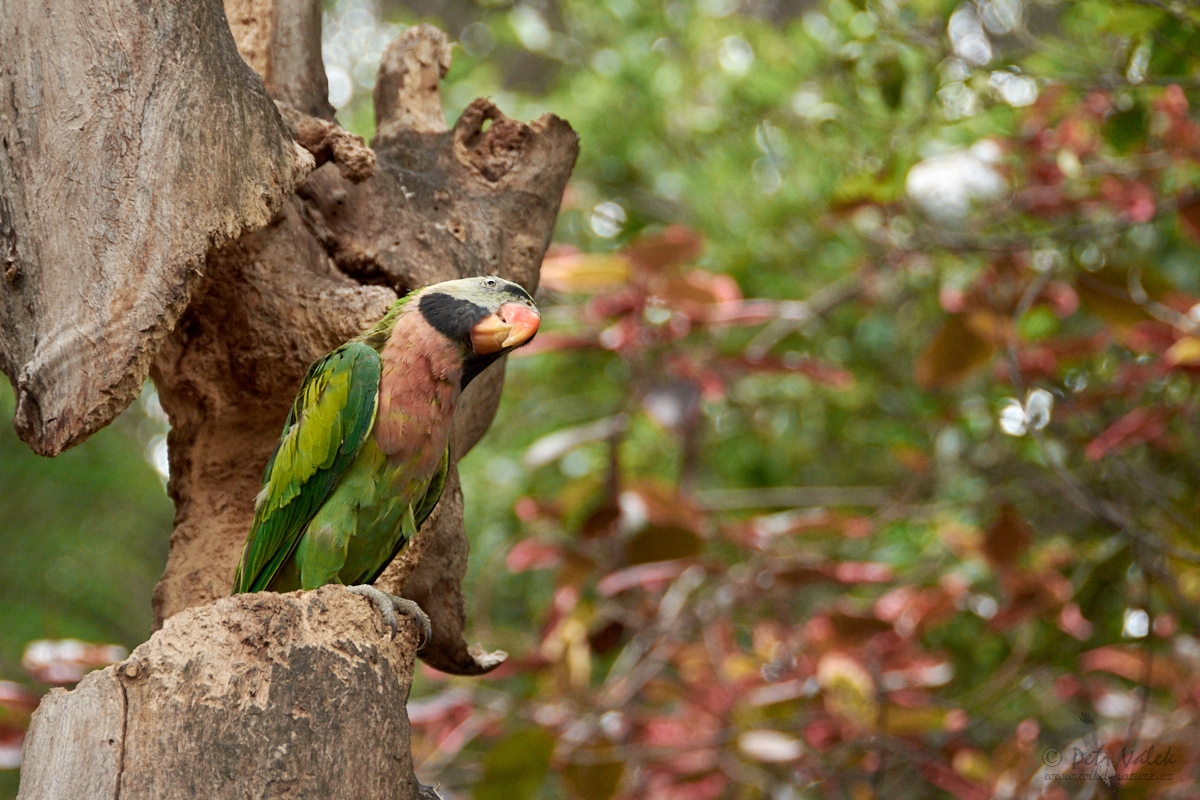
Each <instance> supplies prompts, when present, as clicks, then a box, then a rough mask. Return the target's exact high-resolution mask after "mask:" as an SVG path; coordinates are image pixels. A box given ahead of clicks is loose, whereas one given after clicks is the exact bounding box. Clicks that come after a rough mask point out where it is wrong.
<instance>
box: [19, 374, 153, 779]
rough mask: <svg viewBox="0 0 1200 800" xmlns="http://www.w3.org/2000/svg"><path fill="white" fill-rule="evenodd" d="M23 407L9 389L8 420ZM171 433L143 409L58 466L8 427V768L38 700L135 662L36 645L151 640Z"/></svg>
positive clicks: (74, 646)
mask: <svg viewBox="0 0 1200 800" xmlns="http://www.w3.org/2000/svg"><path fill="white" fill-rule="evenodd" d="M149 397H150V395H149V394H145V395H143V399H144V400H146V399H147V398H149ZM152 405H153V406H154V407H155V408H157V403H156V402H154V403H153V404H152ZM14 408H15V406H14V399H13V393H12V390H11V387H10V386H9V385H8V382H7V381H0V418H3V419H5V420H11V419H12V416H13V411H14ZM163 425H164V423H163V422H161V421H159V420H158V419H156V418H155V416H153V414H147V412H146V410H145V405H144V403H143V402H137V403H134V405H133V406H132V407H131V408H130V409H129V410H128V411H126V412H125V413H124V414H122V415H121V416H120V417H119V418H118V419H117V420H116V422H114V423H113V424H112V425H110V426H109V427H108V428H105V429H104V430H102V431H100V432H99V433H97V434H96V435H95V436H93V437H92V438H90V439H89V440H88V441H86V442H84V443H83V444H82V445H80V446H79V447H76V448H74V449H73V450H70V451H68V452H66V453H64V454H63V455H61V456H59V457H58V458H55V459H53V460H50V459H45V458H40V457H39V456H36V455H34V454H33V453H32V452H31V451H30V450H29V448H28V447H26V446H25V444H23V443H22V442H21V441H20V440H19V439H17V436H16V433H15V432H14V431H13V429H12V427H11V426H10V425H4V426H2V427H0V520H2V522H0V553H3V557H2V558H0V620H3V623H2V624H0V764H4V763H8V762H9V759H8V758H7V757H6V755H7V754H6V752H5V751H6V749H9V748H11V753H12V755H13V756H15V755H16V754H19V752H20V751H19V746H20V739H19V738H14V737H13V736H12V735H11V734H14V733H15V732H16V731H15V730H14V726H15V721H20V720H24V719H27V715H28V710H27V709H26V710H25V711H24V712H22V709H25V707H26V704H27V702H28V698H29V695H28V694H27V693H28V692H29V691H33V692H36V693H40V692H42V691H44V690H45V687H46V686H47V685H48V684H66V683H73V682H74V681H75V680H78V675H79V674H81V673H79V674H74V675H72V674H71V672H72V670H70V669H69V668H68V669H67V671H66V673H65V674H64V672H63V668H64V667H67V665H69V664H71V663H75V662H81V663H84V664H86V665H87V666H89V667H94V666H97V665H103V664H105V663H108V662H110V661H112V660H116V659H119V658H123V657H124V656H123V654H121V653H119V652H116V653H113V654H102V657H99V656H93V655H91V654H90V653H89V652H88V649H89V648H87V647H85V646H83V645H82V644H81V643H80V642H74V643H72V642H70V641H68V642H66V643H64V644H65V645H66V647H65V648H58V649H57V650H56V649H55V648H53V647H51V648H50V650H52V651H54V652H50V653H46V652H45V651H46V649H47V648H46V646H45V645H44V644H43V645H40V646H38V645H36V644H35V645H33V646H31V643H36V642H37V640H45V639H53V640H57V639H64V638H68V637H69V639H76V640H83V641H85V642H93V641H98V642H116V643H119V644H120V645H123V646H124V647H125V648H132V647H134V646H136V645H137V644H139V643H140V642H142V641H145V639H146V638H147V637H148V636H149V635H150V625H151V621H152V619H151V612H150V593H151V592H152V591H153V589H154V584H155V583H156V582H157V581H158V577H159V575H161V574H162V569H163V566H164V564H165V563H166V560H167V539H168V537H169V536H170V533H171V519H172V517H173V509H172V506H171V501H170V500H169V499H168V498H167V493H166V489H165V488H164V486H163V482H162V480H161V478H160V477H159V475H158V474H157V473H156V472H155V469H154V467H153V466H152V465H151V463H150V461H151V460H152V456H153V447H154V445H155V444H157V443H158V442H159V441H160V438H159V437H161V434H162V433H163ZM58 650H62V651H63V652H58ZM67 650H70V651H71V652H66V651H67ZM114 655H115V659H114ZM31 657H32V658H31ZM23 661H24V664H23V663H22V662H23ZM35 676H36V677H35ZM5 679H7V680H8V681H17V682H20V683H5ZM21 684H23V685H24V688H22V686H21ZM34 696H36V695H34ZM10 714H15V715H16V717H15V720H14V719H10V716H9V715H10ZM20 727H23V724H22V725H21V726H20ZM15 796H16V773H15V772H10V771H7V770H5V769H0V797H15Z"/></svg>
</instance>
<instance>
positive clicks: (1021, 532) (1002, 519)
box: [983, 503, 1033, 565]
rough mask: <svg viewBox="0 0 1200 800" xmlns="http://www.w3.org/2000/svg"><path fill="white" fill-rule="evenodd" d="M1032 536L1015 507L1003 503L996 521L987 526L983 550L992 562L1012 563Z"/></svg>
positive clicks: (1023, 550)
mask: <svg viewBox="0 0 1200 800" xmlns="http://www.w3.org/2000/svg"><path fill="white" fill-rule="evenodd" d="M1032 538H1033V537H1032V535H1031V534H1030V532H1029V526H1028V525H1026V524H1025V520H1023V519H1021V516H1020V515H1019V514H1018V513H1017V510H1016V509H1015V508H1013V507H1012V506H1011V505H1009V504H1008V503H1005V504H1004V505H1002V506H1001V507H1000V513H999V514H998V515H997V516H996V521H995V522H993V523H992V526H991V527H990V528H988V531H987V535H986V536H985V537H984V540H983V552H984V554H985V555H986V556H987V557H988V558H989V559H991V561H992V563H993V564H999V565H1007V564H1012V563H1013V562H1015V561H1016V560H1017V559H1018V558H1019V557H1020V556H1021V554H1022V553H1023V552H1025V550H1026V549H1027V548H1028V547H1029V542H1030V541H1031V540H1032Z"/></svg>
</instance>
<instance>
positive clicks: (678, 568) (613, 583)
mask: <svg viewBox="0 0 1200 800" xmlns="http://www.w3.org/2000/svg"><path fill="white" fill-rule="evenodd" d="M688 566H690V565H689V563H688V562H687V561H659V562H657V563H653V564H638V565H637V566H635V567H629V568H627V569H623V570H619V571H617V572H614V573H612V574H610V575H605V576H604V577H603V578H601V579H600V582H599V583H597V584H596V591H598V592H599V593H600V595H601V596H602V597H612V596H613V595H616V594H620V593H621V592H624V591H628V590H629V589H633V588H635V587H638V586H641V587H644V588H647V589H649V590H651V591H660V590H662V589H665V588H666V586H667V584H668V583H670V582H671V581H673V580H675V579H676V578H678V577H679V576H680V575H682V574H683V571H684V570H685V569H687V568H688Z"/></svg>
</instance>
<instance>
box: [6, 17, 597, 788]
mask: <svg viewBox="0 0 1200 800" xmlns="http://www.w3.org/2000/svg"><path fill="white" fill-rule="evenodd" d="M60 6H62V8H60ZM226 7H227V8H228V9H230V15H231V17H233V18H234V30H235V31H236V33H237V44H238V46H239V47H240V48H241V57H244V58H245V59H246V62H247V63H249V64H251V65H253V66H254V67H255V68H256V69H258V70H259V71H260V73H261V74H262V78H263V79H265V86H266V90H267V91H269V92H270V97H271V98H273V99H274V100H275V101H276V103H277V104H278V110H277V109H276V107H275V106H273V105H271V103H270V100H269V99H268V97H267V93H266V91H264V89H263V86H264V84H263V83H262V82H261V81H260V80H259V78H257V77H255V76H254V74H253V73H251V72H250V71H249V70H248V69H247V67H246V65H245V63H243V62H242V60H241V58H240V57H239V56H238V53H237V51H236V50H235V49H234V45H233V37H232V36H230V34H229V31H228V30H227V29H226V28H225V27H224V20H223V17H222V14H221V6H220V5H219V4H218V3H217V2H216V0H181V2H179V3H175V4H166V5H165V6H161V7H160V6H159V5H154V4H152V5H150V6H146V5H145V4H140V5H139V4H136V3H134V1H133V0H111V2H110V3H108V4H107V6H106V7H105V11H104V12H102V11H100V10H96V9H92V8H91V6H88V5H87V4H80V5H79V6H78V7H77V6H76V4H69V3H67V2H66V0H50V2H49V3H43V4H21V3H18V2H16V0H0V18H3V19H4V20H5V23H6V27H0V47H3V46H4V45H5V44H12V45H14V46H16V47H17V51H13V50H12V49H11V48H10V49H7V50H3V51H0V65H3V67H4V69H5V72H4V74H3V76H2V77H0V81H2V82H0V91H3V94H0V137H3V138H0V145H2V146H0V181H3V183H2V185H0V188H2V189H3V191H2V192H0V246H2V247H3V248H4V249H3V250H0V255H3V254H5V253H7V256H5V257H6V258H8V262H7V264H6V266H7V267H8V270H7V272H5V274H4V276H3V277H0V281H3V282H4V283H3V286H2V287H0V367H3V368H4V369H5V371H7V372H9V374H10V375H15V376H16V380H17V387H18V391H19V392H20V397H21V401H20V402H21V404H22V405H21V410H20V411H19V412H18V427H19V428H20V429H21V430H22V433H23V435H25V436H26V439H27V440H28V441H30V442H31V444H32V445H33V446H34V447H35V448H36V449H38V450H39V451H40V452H46V453H52V452H57V450H59V449H61V448H62V447H65V446H68V445H69V444H71V443H73V442H75V441H78V440H79V439H80V438H82V437H83V436H85V435H86V434H87V433H89V432H90V431H91V430H94V429H95V427H98V426H99V425H102V424H104V423H105V422H107V421H108V420H109V419H111V417H112V415H114V414H115V413H116V412H117V411H119V410H120V409H121V408H122V407H124V405H125V404H126V403H127V402H128V400H129V398H130V397H131V396H132V393H133V392H134V391H136V389H137V387H138V385H140V382H141V380H142V378H143V377H144V375H145V373H146V369H147V365H148V363H149V361H150V359H151V358H152V359H153V365H152V367H151V374H152V377H153V379H154V381H155V384H156V385H157V387H158V390H159V395H160V398H161V400H162V404H163V407H164V409H166V411H167V413H168V415H169V416H170V419H171V426H172V427H171V432H170V436H169V442H168V444H169V453H170V465H171V477H170V483H169V487H168V488H169V492H170V494H171V496H172V498H173V499H174V500H175V503H176V520H175V521H176V527H175V531H174V533H173V535H172V538H171V549H170V554H169V558H168V563H167V568H166V570H165V571H164V574H163V577H162V580H161V581H160V583H159V585H158V586H157V587H156V590H155V595H154V606H155V614H156V618H157V620H158V622H159V624H160V625H162V628H161V630H160V631H159V632H158V633H156V634H155V635H154V636H153V637H152V638H151V640H150V641H149V642H147V643H146V644H144V645H142V646H141V647H139V648H138V649H137V650H135V651H134V653H133V655H132V656H131V657H130V659H129V660H128V661H127V662H123V663H122V664H119V665H115V666H114V667H112V668H109V669H107V670H104V671H103V672H101V673H98V674H96V675H93V676H89V677H88V678H87V679H85V680H84V681H83V682H82V683H81V684H80V686H79V687H78V688H77V689H76V690H75V691H74V692H70V693H61V692H60V693H55V694H53V695H52V696H51V697H50V698H49V699H48V700H47V701H46V704H45V705H44V707H43V709H42V711H40V712H39V713H38V714H37V716H36V717H35V720H34V724H33V727H32V729H31V732H30V736H29V739H28V743H27V747H26V762H25V764H26V767H25V776H24V782H23V783H22V787H21V795H20V796H21V798H22V800H33V799H34V798H37V799H38V800H40V799H41V798H63V797H70V798H85V799H90V798H92V797H97V798H99V797H104V798H111V797H127V798H164V799H166V798H182V797H189V798H190V797H222V798H223V797H238V798H241V797H247V798H262V797H296V798H300V797H320V798H343V797H344V798H407V797H413V796H414V795H415V792H416V788H417V786H416V783H415V781H414V779H413V773H412V764H411V756H410V754H409V740H408V736H409V731H408V722H407V718H406V716H405V712H404V704H405V702H406V700H407V695H408V687H409V683H410V681H411V677H412V656H411V654H412V652H413V651H414V650H415V641H414V639H413V632H412V630H411V628H410V626H406V627H405V629H404V634H403V636H402V637H401V638H400V639H398V640H397V641H396V642H395V643H392V642H389V641H385V640H383V639H382V638H381V628H382V624H381V622H380V621H379V619H378V615H377V614H376V613H375V612H374V610H373V608H372V607H371V606H370V605H369V604H368V603H367V602H366V601H365V600H363V599H362V598H359V597H355V596H353V595H349V594H348V593H346V592H345V591H344V590H342V589H341V588H338V587H326V588H323V589H321V590H318V591H317V592H315V593H308V594H299V593H297V594H295V595H274V594H270V593H261V594H254V595H239V596H237V597H233V598H230V597H226V595H227V594H228V592H229V591H230V587H231V585H232V579H233V572H234V569H235V566H236V564H237V561H238V557H239V554H240V552H241V548H242V545H243V543H244V541H245V538H246V535H247V533H248V531H249V528H250V524H251V520H252V518H253V507H254V497H255V495H256V494H257V493H258V490H259V488H260V479H261V474H262V469H263V466H264V464H265V463H266V460H267V458H268V457H269V455H270V453H271V451H272V449H273V447H274V445H275V442H276V440H277V438H278V436H279V433H280V428H281V427H282V424H283V420H284V417H285V416H286V414H287V410H288V407H289V405H290V403H291V401H292V398H293V396H294V394H295V391H296V389H297V388H298V387H299V384H300V381H301V379H302V377H303V375H304V373H305V371H306V369H307V367H308V365H309V364H310V363H311V362H312V361H313V360H314V359H316V358H318V357H320V356H322V355H324V354H325V353H326V352H328V351H329V350H330V349H332V348H333V347H335V346H336V345H338V344H340V343H341V342H343V341H345V340H346V339H347V338H349V337H351V336H353V335H354V334H356V333H357V332H358V331H359V330H361V329H362V328H363V327H365V326H366V325H368V324H370V323H371V322H373V321H374V320H375V319H377V318H378V317H379V316H380V315H381V314H382V313H383V312H384V310H385V309H386V308H387V306H388V305H389V304H390V303H391V302H392V301H393V300H394V299H395V298H396V297H397V296H398V295H399V294H400V293H402V292H405V291H408V290H410V289H414V288H417V287H419V286H423V285H426V284H429V283H433V282H436V281H441V280H447V279H450V278H458V277H464V276H468V275H484V274H496V275H501V276H504V277H507V278H510V279H512V280H516V281H518V282H520V283H522V284H524V285H525V286H526V287H527V288H528V289H529V290H530V291H533V290H534V289H535V288H536V286H537V279H538V268H539V265H540V262H541V258H542V255H543V253H544V251H545V249H546V247H547V245H548V244H549V241H550V236H551V232H552V230H553V226H554V221H555V217H556V215H557V213H558V206H559V201H560V198H561V196H562V192H563V189H564V187H565V185H566V181H567V178H568V176H569V174H570V171H571V168H572V166H573V164H574V160H575V156H576V153H577V149H578V148H577V139H576V137H575V134H574V133H573V132H572V131H571V129H570V127H569V126H568V125H567V124H566V123H565V122H563V121H561V120H559V119H557V118H556V117H553V116H547V117H544V118H542V119H540V120H537V121H535V122H533V123H531V124H528V125H526V124H524V123H520V122H516V121H513V120H509V119H507V118H506V117H504V115H503V114H501V113H500V112H499V110H497V109H496V108H495V107H494V106H492V105H491V104H490V103H489V102H487V101H485V100H478V101H476V102H475V103H473V104H472V105H471V106H470V107H468V109H467V111H466V112H464V114H463V115H462V117H461V118H460V119H459V120H458V122H457V123H456V124H455V125H454V127H453V128H452V129H450V130H447V129H446V126H445V121H444V118H443V115H442V111H441V100H440V95H439V93H438V81H439V80H440V78H441V77H442V75H443V74H444V72H445V69H446V67H447V65H448V64H449V54H450V46H449V44H448V42H447V41H446V38H445V36H444V35H443V34H441V33H440V32H439V31H437V30H435V29H433V28H431V27H429V26H419V27H417V28H413V29H411V30H409V31H408V32H406V33H405V34H404V35H403V36H402V37H400V38H399V39H398V40H397V42H395V43H393V45H392V46H391V47H389V49H388V51H387V54H386V56H385V58H384V59H383V63H382V64H381V66H380V75H379V80H378V84H377V86H378V87H379V88H378V89H377V92H376V102H377V111H378V116H379V119H380V134H379V136H378V137H377V139H376V141H375V143H374V145H375V149H374V150H371V149H369V148H367V147H366V146H365V144H364V143H363V142H362V140H361V139H358V138H357V137H354V136H352V135H351V134H348V133H346V132H345V131H343V130H341V129H340V128H339V127H338V126H337V125H336V123H334V122H333V121H332V115H331V114H330V113H329V112H330V109H329V108H328V104H327V102H326V101H325V99H324V94H325V84H324V71H323V68H322V67H321V65H320V63H319V54H320V25H319V22H320V2H319V0H228V2H226ZM43 10H45V11H44V12H43ZM108 11H111V13H112V16H111V17H110V16H108ZM51 15H57V16H55V17H54V20H55V23H56V25H51V24H50V22H49V19H50V16H51ZM96 15H102V16H96ZM10 20H12V21H14V22H15V31H14V30H9V29H8V27H7V26H8V23H9V21H10ZM217 22H220V25H217ZM64 26H65V27H69V28H70V30H69V31H68V32H66V33H63V32H62V31H61V30H51V28H55V27H57V28H60V29H61V28H63V27H64ZM106 26H107V27H106ZM214 26H215V27H217V28H219V30H214ZM196 37H200V40H198V39H197V38H196ZM206 37H207V38H206ZM201 40H203V41H201ZM89 48H90V49H89ZM46 53H51V54H50V55H45V54H46ZM72 58H73V59H75V60H74V61H71V59H72ZM60 61H62V62H63V63H62V64H60ZM66 62H70V63H66ZM64 64H65V65H64ZM185 73H186V74H185ZM6 103H7V105H6ZM72 103H74V104H75V105H72ZM280 112H282V118H281V116H280ZM489 121H490V122H491V125H490V127H488V128H487V130H484V128H485V123H487V122H489ZM289 134H290V136H291V137H294V139H295V141H292V139H291V138H289ZM64 143H65V144H64ZM68 145H70V146H74V148H75V149H74V150H71V151H69V152H68V151H65V150H64V149H63V148H64V147H66V146H68ZM314 156H315V158H314ZM314 163H318V164H323V166H320V167H319V168H317V169H315V170H314V171H312V173H311V174H309V175H308V177H307V178H306V179H304V181H303V182H302V183H301V184H300V186H299V187H298V188H297V189H296V191H295V194H294V195H291V196H287V197H286V198H285V195H287V194H288V191H289V190H290V189H291V187H292V186H293V185H294V184H295V182H296V181H297V180H298V178H299V176H301V174H302V173H304V172H305V171H306V170H307V169H308V168H310V167H311V166H312V165H313V164H314ZM55 165H58V166H55ZM64 167H65V168H64ZM72 180H78V181H79V184H78V185H76V184H73V183H72ZM93 194H94V195H95V196H93ZM55 203H58V205H57V206H55ZM263 226H265V227H263ZM254 228H256V229H255V230H250V229H254ZM248 230H250V232H248V233H244V235H240V236H238V238H234V237H235V236H237V235H238V234H239V233H242V232H243V231H248ZM206 248H207V251H206ZM200 254H204V256H203V262H202V264H201V262H200V261H199V258H200ZM185 306H186V309H185ZM176 320H177V322H176ZM172 328H173V329H172ZM503 378H504V364H503V362H500V363H497V364H495V365H493V366H492V367H491V368H489V369H488V370H487V371H486V372H485V373H484V374H483V375H481V376H479V377H478V378H477V379H476V380H475V381H474V382H473V383H472V385H471V386H470V387H469V388H468V390H467V392H466V393H465V394H464V396H463V398H462V400H461V402H460V405H459V409H458V412H457V413H456V415H455V431H454V435H453V442H452V445H453V446H452V452H453V455H454V459H455V460H457V458H458V457H460V456H461V455H463V454H464V453H465V452H466V451H467V450H469V449H470V448H471V447H472V446H473V445H474V444H475V442H476V441H478V439H479V438H480V437H481V436H482V435H483V433H484V431H485V430H486V429H487V427H488V425H489V424H490V422H491V419H492V417H493V415H494V414H495V410H496V406H497V404H498V402H499V397H500V389H501V386H502V383H503ZM468 550H469V546H468V542H467V538H466V534H465V531H464V524H463V506H462V493H461V489H460V488H459V483H458V472H457V468H456V467H452V470H451V473H450V476H449V478H448V484H447V489H446V492H445V494H444V496H443V499H442V501H441V503H439V505H438V507H437V509H436V511H435V513H434V515H433V516H432V517H431V519H430V520H429V522H428V523H427V524H426V525H425V526H424V528H423V529H422V531H421V532H420V534H419V535H418V536H417V538H416V540H415V541H414V543H413V545H412V546H411V547H410V548H409V549H408V550H407V551H406V553H405V555H404V556H403V557H402V558H400V559H397V562H396V563H394V564H393V565H392V566H391V567H390V568H389V570H388V571H387V573H385V575H384V577H383V578H382V579H381V581H380V584H381V585H382V586H383V587H384V588H387V589H389V590H391V591H393V592H397V591H398V590H402V592H403V594H405V595H406V596H408V597H410V598H412V599H414V600H416V601H417V602H418V603H420V604H421V605H422V606H423V607H424V608H425V609H426V611H427V612H428V613H429V615H430V618H431V621H432V623H433V635H432V639H431V640H430V642H429V643H428V645H427V646H426V647H425V648H424V650H423V651H422V652H421V653H420V656H421V657H422V658H424V659H425V660H426V661H427V662H428V663H430V664H431V665H433V666H435V667H437V668H439V669H442V670H444V671H448V672H455V673H460V674H479V673H482V672H486V671H488V670H490V669H492V668H494V667H495V666H496V665H498V664H499V663H500V662H501V661H502V660H503V659H504V657H505V656H504V654H503V653H500V652H496V653H487V652H485V651H483V650H482V649H481V648H478V647H475V648H468V647H467V645H466V642H465V640H464V638H463V631H464V627H465V604H464V600H463V596H462V586H461V582H462V578H463V576H464V575H465V572H466V559H467V553H468Z"/></svg>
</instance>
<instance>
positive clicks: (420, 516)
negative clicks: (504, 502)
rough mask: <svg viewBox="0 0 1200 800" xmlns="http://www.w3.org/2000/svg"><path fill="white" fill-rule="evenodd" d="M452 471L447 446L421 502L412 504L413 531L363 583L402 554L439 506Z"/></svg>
mask: <svg viewBox="0 0 1200 800" xmlns="http://www.w3.org/2000/svg"><path fill="white" fill-rule="evenodd" d="M449 471H450V446H449V445H447V446H446V450H445V452H443V453H442V463H441V464H439V465H438V471H437V474H436V475H434V476H433V480H431V481H430V482H429V488H427V489H426V490H425V494H424V495H422V497H421V500H420V502H418V503H415V504H414V505H413V506H412V515H413V520H412V521H413V523H414V524H413V526H412V530H411V531H405V535H404V536H402V537H400V541H398V542H397V543H396V549H395V550H393V551H392V555H391V557H390V558H388V559H387V560H386V561H384V562H383V564H381V565H380V566H379V569H377V570H375V572H373V573H371V574H370V575H369V576H367V578H366V580H364V581H363V583H368V584H370V583H374V582H375V581H376V580H377V579H378V578H379V576H380V575H382V574H383V571H384V570H385V569H387V566H388V564H391V563H392V561H393V560H394V559H395V558H396V556H398V555H400V551H401V550H403V549H404V546H405V545H406V544H408V542H409V540H410V539H411V538H412V537H413V536H415V535H416V534H417V531H419V530H421V526H422V525H424V524H425V520H427V519H429V515H430V514H432V513H433V509H435V508H437V504H438V500H441V499H442V490H443V489H445V488H446V473H447V472H449Z"/></svg>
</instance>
